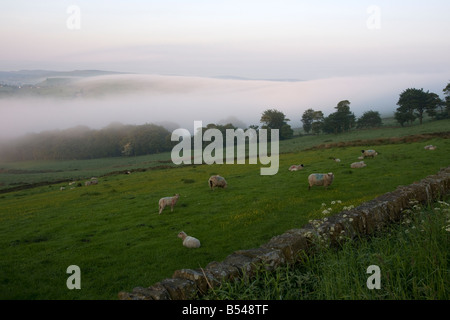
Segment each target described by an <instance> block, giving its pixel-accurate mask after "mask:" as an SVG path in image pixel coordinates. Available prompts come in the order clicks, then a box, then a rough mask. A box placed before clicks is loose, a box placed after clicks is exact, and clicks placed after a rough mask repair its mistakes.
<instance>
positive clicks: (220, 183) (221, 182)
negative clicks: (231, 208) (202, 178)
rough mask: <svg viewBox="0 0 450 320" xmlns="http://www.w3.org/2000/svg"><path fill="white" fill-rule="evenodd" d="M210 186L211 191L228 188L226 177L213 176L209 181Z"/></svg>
mask: <svg viewBox="0 0 450 320" xmlns="http://www.w3.org/2000/svg"><path fill="white" fill-rule="evenodd" d="M208 185H209V187H210V188H211V190H214V188H215V187H218V188H226V187H227V181H226V180H225V178H224V177H221V176H219V175H215V176H211V177H210V178H209V180H208Z"/></svg>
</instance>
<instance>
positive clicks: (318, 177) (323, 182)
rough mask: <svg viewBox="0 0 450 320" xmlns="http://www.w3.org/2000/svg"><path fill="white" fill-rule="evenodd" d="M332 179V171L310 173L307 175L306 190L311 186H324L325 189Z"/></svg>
mask: <svg viewBox="0 0 450 320" xmlns="http://www.w3.org/2000/svg"><path fill="white" fill-rule="evenodd" d="M333 180H334V174H333V172H329V173H311V174H310V175H309V176H308V183H309V187H308V190H310V189H311V187H312V186H324V187H325V189H327V188H328V186H329V185H331V183H332V182H333Z"/></svg>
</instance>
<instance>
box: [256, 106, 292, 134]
mask: <svg viewBox="0 0 450 320" xmlns="http://www.w3.org/2000/svg"><path fill="white" fill-rule="evenodd" d="M287 121H290V120H289V119H287V118H286V116H285V114H284V113H283V112H281V111H278V110H276V109H268V110H266V111H264V112H263V114H262V116H261V119H260V122H261V123H263V124H264V125H263V126H262V129H277V130H280V131H279V133H280V139H281V140H284V139H289V138H291V137H292V135H293V131H292V132H291V130H292V129H291V126H290V125H288V124H287ZM269 135H270V131H269Z"/></svg>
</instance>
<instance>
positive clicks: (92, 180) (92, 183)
mask: <svg viewBox="0 0 450 320" xmlns="http://www.w3.org/2000/svg"><path fill="white" fill-rule="evenodd" d="M94 184H98V180H97V179H95V178H91V180H89V181H86V182H85V183H84V185H85V186H90V185H94Z"/></svg>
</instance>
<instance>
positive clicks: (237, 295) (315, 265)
mask: <svg viewBox="0 0 450 320" xmlns="http://www.w3.org/2000/svg"><path fill="white" fill-rule="evenodd" d="M449 232H450V205H449V204H448V202H439V203H436V204H435V205H434V207H428V208H420V207H418V206H417V205H415V206H414V210H408V212H405V217H404V219H403V221H402V222H401V223H400V224H396V225H392V226H390V227H389V228H388V229H386V230H383V231H381V232H379V233H378V234H376V235H375V236H373V237H371V238H363V239H359V240H357V241H347V242H345V243H344V244H343V245H342V247H341V248H337V249H336V248H330V249H327V250H325V251H323V252H321V253H318V254H316V255H314V256H309V257H308V256H305V257H303V261H302V262H301V263H300V264H299V265H297V266H286V267H282V268H280V269H278V270H276V271H275V272H269V271H267V270H266V269H265V268H263V267H261V268H260V269H259V270H258V272H257V274H256V276H255V277H252V278H248V277H243V278H242V279H239V280H237V281H235V282H226V283H223V284H222V285H221V287H219V288H216V289H212V290H210V291H209V293H208V295H207V296H204V297H203V299H206V300H210V299H214V300H255V299H256V300H448V299H449V298H450V290H449V288H450V278H449V266H448V258H449V257H448V253H449V249H450V248H449V241H448V240H449ZM374 265H375V266H378V267H379V270H380V288H379V289H376V288H375V289H369V287H368V285H367V281H368V278H369V277H370V276H371V275H372V274H373V273H372V272H368V271H367V269H368V267H369V266H374ZM369 282H371V281H370V280H369Z"/></svg>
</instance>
